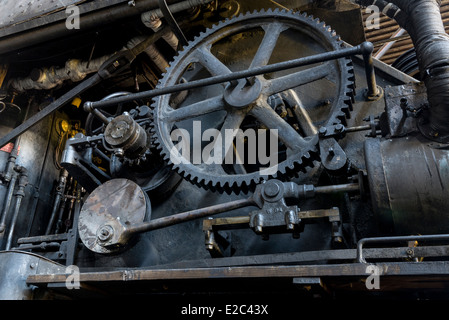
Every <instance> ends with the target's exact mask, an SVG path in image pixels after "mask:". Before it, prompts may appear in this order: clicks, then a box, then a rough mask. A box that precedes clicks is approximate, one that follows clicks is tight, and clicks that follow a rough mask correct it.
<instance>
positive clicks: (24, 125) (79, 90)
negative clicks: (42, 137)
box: [0, 74, 101, 147]
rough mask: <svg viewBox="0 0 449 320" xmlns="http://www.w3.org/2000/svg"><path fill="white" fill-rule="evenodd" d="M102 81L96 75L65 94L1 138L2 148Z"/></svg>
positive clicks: (0, 145) (0, 144)
mask: <svg viewBox="0 0 449 320" xmlns="http://www.w3.org/2000/svg"><path fill="white" fill-rule="evenodd" d="M100 81H101V77H100V76H99V75H98V74H94V75H93V76H92V77H90V78H88V79H86V80H84V81H83V82H82V83H80V84H79V85H77V86H76V87H74V88H73V89H71V90H70V91H69V92H67V93H65V94H64V95H63V96H61V97H60V98H58V99H56V100H55V101H54V102H53V103H51V104H50V105H49V106H47V107H46V108H45V109H43V110H42V111H41V112H38V113H36V114H35V115H33V116H32V117H30V118H29V119H28V120H26V121H25V122H23V123H22V124H20V125H19V126H18V127H16V128H14V129H13V130H11V131H10V132H9V133H7V134H6V135H5V136H3V137H2V138H0V147H3V146H4V145H5V144H7V143H8V142H9V141H11V140H12V139H14V138H15V137H17V136H19V135H21V134H22V133H24V132H25V131H26V130H28V129H30V128H31V127H33V126H34V125H36V124H37V123H39V122H40V121H41V120H42V119H44V118H45V117H47V116H48V115H50V114H51V113H53V112H54V111H56V110H58V109H59V108H61V107H62V106H64V105H66V104H67V103H69V102H70V101H72V100H73V98H74V97H76V96H77V95H79V94H81V93H82V92H84V91H86V90H87V89H90V88H91V87H92V86H94V85H95V84H97V83H99V82H100Z"/></svg>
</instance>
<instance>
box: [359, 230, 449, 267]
mask: <svg viewBox="0 0 449 320" xmlns="http://www.w3.org/2000/svg"><path fill="white" fill-rule="evenodd" d="M429 240H432V241H435V240H449V234H433V235H424V236H392V237H378V238H364V239H360V240H359V242H358V243H357V261H358V262H359V263H366V260H365V258H363V245H364V244H366V243H385V242H395V241H429Z"/></svg>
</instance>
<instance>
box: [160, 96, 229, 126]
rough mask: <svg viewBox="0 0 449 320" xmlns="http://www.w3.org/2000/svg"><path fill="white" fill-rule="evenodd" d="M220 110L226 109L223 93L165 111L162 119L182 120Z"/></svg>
mask: <svg viewBox="0 0 449 320" xmlns="http://www.w3.org/2000/svg"><path fill="white" fill-rule="evenodd" d="M220 110H224V101H223V96H221V95H220V96H217V97H213V98H210V99H207V100H203V101H199V102H196V103H193V104H190V105H187V106H184V107H181V108H178V109H174V110H170V111H164V112H163V116H162V119H163V120H165V121H168V122H175V121H182V120H186V119H190V118H194V117H198V116H201V115H204V114H207V113H211V112H215V111H220Z"/></svg>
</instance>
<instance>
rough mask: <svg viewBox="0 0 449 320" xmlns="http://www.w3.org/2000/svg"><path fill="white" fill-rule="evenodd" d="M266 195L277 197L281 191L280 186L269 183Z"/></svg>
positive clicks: (265, 190)
mask: <svg viewBox="0 0 449 320" xmlns="http://www.w3.org/2000/svg"><path fill="white" fill-rule="evenodd" d="M263 190H264V193H265V195H266V196H268V197H276V196H277V195H278V194H279V192H280V191H281V190H280V188H279V186H278V184H277V183H275V182H272V183H270V182H268V183H267V184H266V185H265V187H264V189H263Z"/></svg>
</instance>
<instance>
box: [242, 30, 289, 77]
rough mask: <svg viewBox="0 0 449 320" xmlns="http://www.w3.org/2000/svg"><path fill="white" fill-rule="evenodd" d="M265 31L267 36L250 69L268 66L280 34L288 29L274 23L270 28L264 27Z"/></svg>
mask: <svg viewBox="0 0 449 320" xmlns="http://www.w3.org/2000/svg"><path fill="white" fill-rule="evenodd" d="M263 29H264V31H265V35H264V37H263V40H262V42H261V44H260V46H259V48H258V49H257V53H256V55H255V56H254V59H253V61H252V62H251V66H250V67H249V69H254V68H257V67H263V66H266V65H267V64H268V61H269V60H270V58H271V54H272V53H273V50H274V47H275V46H276V43H277V41H278V39H279V36H280V34H281V33H282V32H283V31H284V30H286V29H288V28H287V27H286V26H285V25H283V24H281V23H279V22H274V23H271V24H269V25H268V26H267V25H265V26H263Z"/></svg>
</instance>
